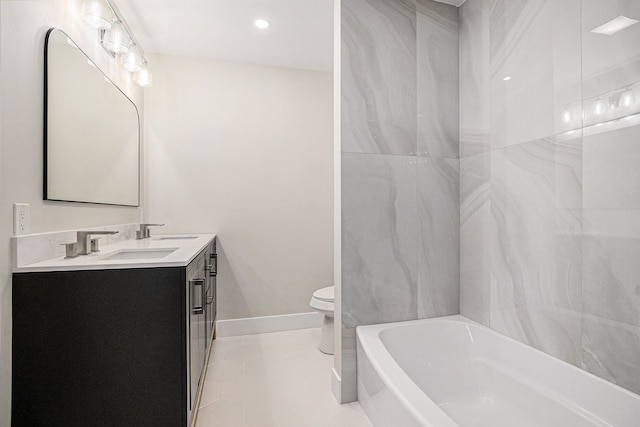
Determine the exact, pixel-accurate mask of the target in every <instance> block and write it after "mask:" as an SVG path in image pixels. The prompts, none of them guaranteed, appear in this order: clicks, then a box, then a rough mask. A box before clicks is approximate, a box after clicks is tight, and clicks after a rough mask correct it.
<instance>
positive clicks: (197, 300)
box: [189, 279, 205, 314]
mask: <svg viewBox="0 0 640 427" xmlns="http://www.w3.org/2000/svg"><path fill="white" fill-rule="evenodd" d="M189 283H190V284H191V312H192V313H193V314H202V313H204V308H203V302H204V283H205V279H193V280H190V281H189ZM197 286H200V290H199V292H196V287H197Z"/></svg>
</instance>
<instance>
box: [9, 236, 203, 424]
mask: <svg viewBox="0 0 640 427" xmlns="http://www.w3.org/2000/svg"><path fill="white" fill-rule="evenodd" d="M214 242H215V240H214ZM214 242H213V243H211V245H209V246H207V247H206V248H205V249H204V250H203V251H201V252H200V253H199V254H198V255H197V256H196V257H195V258H194V259H193V261H191V262H190V263H189V265H187V266H183V267H158V268H127V269H105V270H82V271H52V272H36V273H14V275H13V352H12V356H13V359H12V416H11V418H12V425H13V426H65V427H70V426H83V427H86V426H127V427H130V426H154V427H160V426H167V427H177V426H187V425H189V423H190V421H191V419H192V410H193V409H195V406H196V404H197V392H198V384H199V381H200V380H201V376H202V372H203V367H204V365H205V363H206V362H205V360H206V348H207V343H208V341H209V340H210V336H208V335H207V331H208V330H209V328H208V327H207V303H208V299H207V298H208V296H214V299H213V300H212V302H211V303H212V304H213V305H214V306H215V289H213V290H212V289H211V288H210V286H212V285H213V287H214V288H215V282H214V281H212V280H211V276H210V274H211V260H212V259H214V258H213V256H212V254H215V246H214V245H215V243H214ZM208 293H209V295H208Z"/></svg>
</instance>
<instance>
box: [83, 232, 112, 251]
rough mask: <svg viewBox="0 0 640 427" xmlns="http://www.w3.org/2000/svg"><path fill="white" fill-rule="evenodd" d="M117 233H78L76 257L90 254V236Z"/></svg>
mask: <svg viewBox="0 0 640 427" xmlns="http://www.w3.org/2000/svg"><path fill="white" fill-rule="evenodd" d="M117 233H118V232H117V231H106V230H105V231H78V255H88V254H89V253H91V239H90V238H91V236H94V235H96V234H117Z"/></svg>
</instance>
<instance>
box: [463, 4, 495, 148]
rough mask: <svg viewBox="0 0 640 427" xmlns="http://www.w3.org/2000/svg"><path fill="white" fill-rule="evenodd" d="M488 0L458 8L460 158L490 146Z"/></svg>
mask: <svg viewBox="0 0 640 427" xmlns="http://www.w3.org/2000/svg"><path fill="white" fill-rule="evenodd" d="M488 1H489V0H468V1H467V2H466V3H465V4H464V5H463V6H462V7H461V8H460V9H459V25H460V34H459V37H460V106H459V108H460V157H467V156H472V155H474V154H478V153H482V152H486V151H489V150H490V149H491V140H490V135H491V123H490V120H491V116H490V110H489V104H490V103H489V87H490V80H489V68H490V61H489V58H490V55H489V7H488Z"/></svg>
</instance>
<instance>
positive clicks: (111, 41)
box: [102, 20, 131, 53]
mask: <svg viewBox="0 0 640 427" xmlns="http://www.w3.org/2000/svg"><path fill="white" fill-rule="evenodd" d="M130 44H131V39H130V38H129V34H127V32H126V31H125V29H124V27H123V26H122V23H121V22H120V21H118V20H116V21H114V22H113V25H111V28H109V29H108V30H106V31H105V32H104V36H103V38H102V45H103V46H104V48H105V49H107V50H108V51H109V52H113V53H126V52H128V51H129V45H130Z"/></svg>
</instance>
